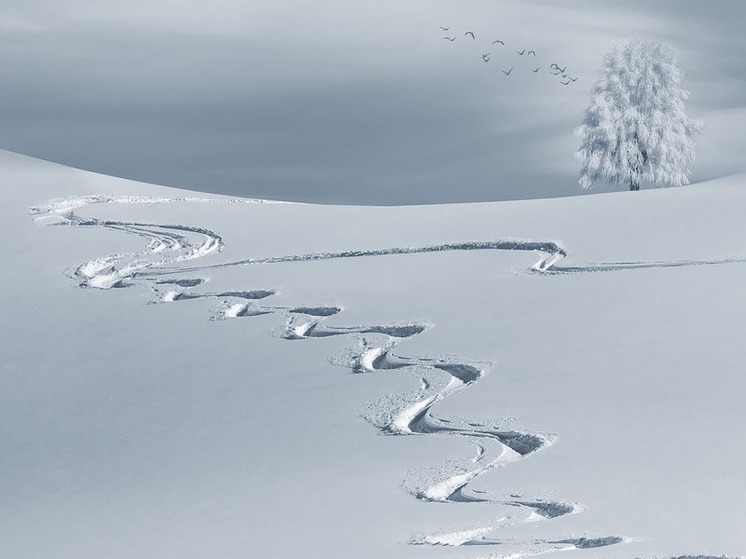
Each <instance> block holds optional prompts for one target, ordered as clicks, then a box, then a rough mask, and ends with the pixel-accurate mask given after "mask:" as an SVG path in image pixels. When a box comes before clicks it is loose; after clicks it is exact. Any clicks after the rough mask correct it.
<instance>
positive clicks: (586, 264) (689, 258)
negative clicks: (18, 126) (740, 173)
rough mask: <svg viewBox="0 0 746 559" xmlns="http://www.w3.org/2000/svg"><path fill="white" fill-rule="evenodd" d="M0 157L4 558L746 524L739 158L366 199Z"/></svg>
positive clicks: (672, 535)
mask: <svg viewBox="0 0 746 559" xmlns="http://www.w3.org/2000/svg"><path fill="white" fill-rule="evenodd" d="M0 165H1V166H2V168H1V169H0V183H1V190H0V192H2V194H1V195H2V211H3V215H2V228H3V231H2V234H3V238H4V239H5V251H4V254H5V256H4V258H5V260H4V263H3V264H4V270H5V272H4V274H3V279H2V282H3V283H2V291H1V292H0V298H1V301H2V303H1V304H2V311H3V312H2V338H0V339H2V345H3V365H2V379H3V390H2V392H1V393H0V426H2V427H1V428H0V472H2V475H0V487H1V488H2V489H1V490H0V496H1V497H0V498H1V506H0V533H1V534H2V540H1V541H2V543H1V544H0V546H1V547H2V549H3V552H2V556H3V557H12V558H16V559H42V558H43V559H48V558H50V557H54V558H55V559H63V558H70V559H73V558H74V559H82V558H91V559H93V558H96V559H99V558H103V557H107V558H117V559H119V558H122V559H124V558H127V559H134V558H138V559H139V558H154V559H156V558H157V559H171V558H173V559H177V558H178V559H185V558H195V559H197V558H200V559H201V558H205V559H206V558H215V557H220V558H231V559H232V558H247V557H252V558H253V557H257V558H259V557H276V558H298V557H302V558H304V559H307V558H308V559H310V558H325V559H326V558H330V557H340V558H342V557H344V558H351V557H356V558H370V559H380V558H384V557H385V558H387V559H395V558H402V559H403V558H417V559H420V558H434V559H441V558H455V557H459V558H460V557H466V558H487V557H495V558H497V557H529V556H533V555H539V554H557V553H559V552H563V553H561V554H560V555H561V556H562V557H568V558H571V557H578V558H581V557H594V558H595V557H610V558H625V559H632V558H641V557H646V558H647V557H651V558H652V557H662V558H663V557H679V556H685V555H686V556H700V555H702V556H708V557H719V556H723V555H726V556H731V557H735V556H741V555H744V554H746V529H744V526H746V511H744V508H743V506H742V503H743V501H744V499H746V475H744V473H743V464H744V463H746V447H745V446H744V444H743V440H744V435H745V434H746V428H745V427H744V425H746V409H745V407H744V398H745V396H746V376H745V375H744V370H743V364H742V362H743V328H742V325H743V317H744V313H745V312H746V291H745V290H744V281H743V278H744V272H745V271H746V248H744V246H743V239H744V238H746V221H745V220H744V219H743V208H744V207H746V177H731V178H727V179H722V180H718V181H714V182H710V183H705V184H699V185H693V186H689V187H684V188H678V189H667V190H657V191H643V192H637V193H629V192H622V193H617V194H603V195H595V196H585V197H577V198H566V199H554V200H536V201H522V202H501V203H482V204H461V205H444V206H417V207H387V208H380V207H342V206H320V205H303V204H283V203H264V202H261V201H257V200H244V199H228V198H220V197H215V196H209V197H208V196H207V195H199V194H195V193H194V192H186V191H179V190H175V189H170V188H165V187H158V186H152V185H147V184H142V183H135V182H131V181H126V180H123V179H116V178H111V177H106V176H101V175H96V174H92V173H86V172H83V171H77V170H73V169H69V168H66V167H61V166H57V165H53V164H48V163H45V162H41V161H38V160H33V159H29V158H25V157H21V156H17V155H14V154H10V153H7V152H3V153H2V155H0Z"/></svg>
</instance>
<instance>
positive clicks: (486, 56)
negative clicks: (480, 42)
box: [482, 53, 490, 62]
mask: <svg viewBox="0 0 746 559" xmlns="http://www.w3.org/2000/svg"><path fill="white" fill-rule="evenodd" d="M482 60H484V61H485V62H489V61H490V53H487V54H483V55H482Z"/></svg>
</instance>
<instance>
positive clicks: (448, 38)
mask: <svg viewBox="0 0 746 559" xmlns="http://www.w3.org/2000/svg"><path fill="white" fill-rule="evenodd" d="M443 38H444V39H445V40H446V41H451V42H453V41H455V40H456V37H443Z"/></svg>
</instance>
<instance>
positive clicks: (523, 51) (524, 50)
mask: <svg viewBox="0 0 746 559" xmlns="http://www.w3.org/2000/svg"><path fill="white" fill-rule="evenodd" d="M516 52H517V53H518V54H520V55H521V56H523V55H524V54H525V53H526V49H523V50H522V51H516Z"/></svg>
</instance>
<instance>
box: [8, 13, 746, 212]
mask: <svg viewBox="0 0 746 559" xmlns="http://www.w3.org/2000/svg"><path fill="white" fill-rule="evenodd" d="M726 4H728V3H723V5H726ZM591 6H592V8H593V9H590V7H591ZM728 6H729V8H731V7H732V6H730V5H728ZM741 12H743V9H742V8H739V13H741ZM5 17H6V18H7V21H8V22H22V24H20V23H19V24H14V25H11V24H8V25H6V26H5V32H4V33H3V34H2V36H0V62H2V64H3V67H4V69H5V72H4V78H5V80H4V85H3V88H1V89H0V101H1V103H0V118H2V121H3V127H0V146H2V147H4V148H6V149H10V150H16V151H20V152H23V153H28V154H31V155H36V156H39V157H43V158H47V159H51V160H55V161H59V162H62V163H67V164H71V165H75V166H80V167H84V168H88V169H92V170H97V171H101V172H105V173H111V174H117V175H123V176H126V177H129V178H135V179H141V180H147V181H151V182H161V183H166V184H171V185H176V186H183V187H190V188H196V189H206V190H213V191H216V192H230V193H234V194H235V193H240V194H246V195H261V196H269V197H276V198H289V199H296V200H320V201H334V202H348V203H422V202H444V201H456V200H494V199H513V198H519V197H541V196H554V195H568V194H573V193H579V192H580V191H579V190H578V189H577V184H576V176H575V175H576V172H577V171H576V167H575V165H576V164H575V162H574V160H573V158H572V152H573V151H574V150H575V148H576V146H575V139H574V138H573V137H572V129H573V128H574V127H575V125H576V124H577V123H578V122H579V121H580V119H581V117H582V112H583V109H584V107H585V105H586V104H587V102H588V99H589V96H588V91H589V89H590V86H591V84H592V83H593V81H594V80H595V71H596V69H597V68H598V66H599V63H600V58H601V55H602V54H603V52H605V51H606V50H607V49H608V48H609V47H610V46H611V45H612V44H614V43H620V42H622V41H623V40H624V39H625V38H627V37H629V36H631V35H638V36H643V37H646V38H662V39H665V40H669V41H671V42H673V43H674V44H675V46H677V48H679V49H680V50H681V51H682V59H683V63H684V64H685V69H686V70H687V74H688V76H689V78H688V80H687V85H688V86H689V88H690V89H692V91H693V97H692V104H691V106H692V110H693V112H695V113H698V114H695V116H700V115H703V116H705V117H707V115H708V114H709V113H710V112H711V111H716V110H721V109H722V108H723V107H725V106H727V107H730V108H733V109H737V108H739V107H743V106H744V105H746V100H744V99H743V94H742V92H743V91H744V88H743V87H742V80H743V79H744V76H746V69H744V68H743V61H742V60H741V58H740V57H739V53H740V52H743V49H741V50H740V51H739V50H738V49H737V48H733V49H730V50H729V48H728V45H740V44H741V41H743V40H744V39H742V38H740V35H739V34H738V33H737V32H736V27H735V26H736V23H734V19H736V18H735V17H734V14H733V13H732V12H729V11H727V10H725V9H724V8H723V9H720V10H718V9H710V10H709V11H708V10H705V9H704V8H702V7H701V6H700V5H698V4H697V3H695V2H691V1H689V0H686V1H685V2H672V1H670V0H666V1H664V2H662V3H656V4H655V6H651V4H650V3H648V2H642V1H641V0H640V1H638V0H635V1H634V2H632V3H627V4H625V6H624V8H623V9H622V8H620V7H619V6H618V3H613V2H611V1H610V0H608V1H606V2H593V3H590V2H587V1H585V0H569V1H562V2H559V1H541V2H540V1H534V2H527V1H525V0H520V1H518V0H513V1H507V2H500V3H495V2H491V1H487V0H473V1H470V2H468V3H458V5H456V4H454V3H453V2H446V1H444V0H435V1H433V0H417V1H412V2H406V3H402V2H394V1H393V0H378V1H373V0H363V1H361V2H355V3H349V2H343V1H342V0H326V1H322V2H318V1H315V2H311V1H310V0H308V1H306V0H271V1H270V0H255V1H252V2H238V1H229V0H220V1H219V2H216V3H211V4H209V5H207V4H204V3H198V2H196V0H188V1H184V0H179V1H176V0H168V1H164V2H158V3H156V4H155V5H152V6H151V5H148V6H147V8H143V7H142V5H139V6H138V5H135V4H134V3H128V2H114V1H111V0H100V1H98V2H95V3H90V2H84V1H82V0H75V1H73V0H59V1H55V2H51V1H44V0H29V1H28V2H25V3H23V4H17V5H16V7H15V8H14V9H8V10H6V16H5ZM2 21H5V20H0V28H2ZM718 23H722V24H723V26H724V27H723V29H724V30H726V31H725V33H723V32H720V33H718V32H717V25H718ZM441 25H443V26H446V27H448V26H450V27H451V30H450V31H448V33H451V34H456V35H457V39H456V40H455V41H454V42H450V41H444V40H443V38H442V37H443V35H444V34H445V33H444V32H443V31H441V29H440V26H441ZM685 26H689V27H688V29H690V30H691V31H689V32H685V31H684V29H685ZM467 30H471V31H474V33H475V35H476V37H477V40H476V41H474V40H472V39H471V38H470V37H467V36H465V35H464V33H465V32H466V31H467ZM731 31H732V35H733V37H728V33H730V32H731ZM498 37H499V38H501V39H502V40H504V41H505V42H506V43H507V46H506V47H504V48H503V47H501V46H500V45H493V44H492V40H493V38H498ZM524 48H530V49H534V50H536V52H537V56H536V57H531V59H529V58H527V56H525V55H524V56H523V57H521V56H519V55H517V54H516V53H515V51H516V50H520V49H524ZM485 52H490V55H491V57H492V58H491V60H490V62H489V63H485V62H483V61H482V58H481V54H483V53H485ZM554 61H556V62H560V63H562V64H563V65H564V64H567V65H568V67H569V71H570V72H572V73H573V74H575V75H578V76H579V77H580V80H579V81H578V82H577V83H576V84H574V85H573V86H572V87H564V86H562V85H561V84H559V82H558V81H557V80H556V79H555V78H553V77H552V76H550V75H549V74H548V65H549V64H550V63H551V62H554ZM538 66H541V70H540V73H538V74H533V73H532V72H531V69H532V68H534V67H538ZM511 67H513V68H514V70H513V72H512V73H511V75H510V76H505V75H504V74H502V72H501V70H507V69H509V68H511ZM736 84H737V85H738V87H736ZM738 114H740V113H738ZM707 133H708V134H717V135H718V136H717V138H718V140H717V142H719V141H721V140H725V139H726V138H725V136H724V135H725V134H732V133H734V131H733V130H725V129H723V128H722V127H720V126H716V127H714V128H710V129H708V132H707ZM717 142H715V143H717ZM714 151H715V150H713V149H712V147H711V145H708V148H707V149H706V150H704V151H703V154H702V157H701V158H700V161H701V162H702V164H703V168H707V169H708V173H713V172H716V169H717V161H718V159H717V158H716V157H715V156H714V155H713V152H714ZM733 164H735V163H733ZM729 165H731V164H730V163H729ZM731 166H732V165H731ZM728 168H730V166H729V167H728Z"/></svg>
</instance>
